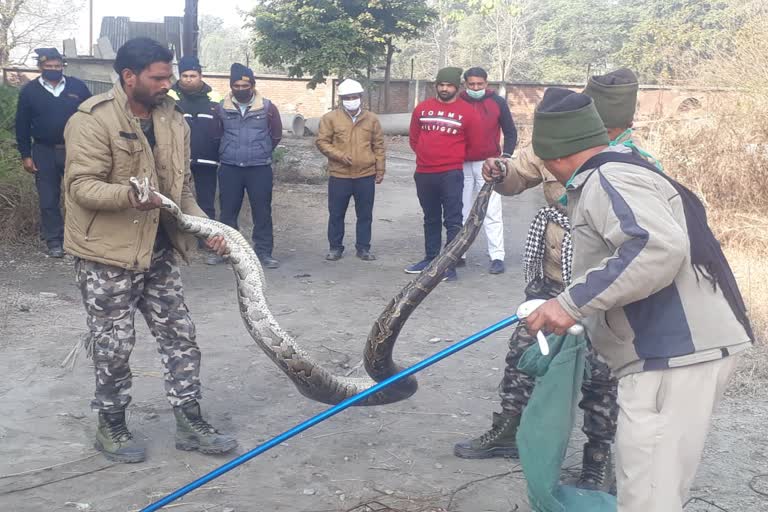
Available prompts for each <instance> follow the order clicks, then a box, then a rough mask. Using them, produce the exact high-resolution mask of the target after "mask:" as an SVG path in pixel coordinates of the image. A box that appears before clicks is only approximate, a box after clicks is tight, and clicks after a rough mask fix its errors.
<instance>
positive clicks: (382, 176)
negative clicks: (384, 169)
mask: <svg viewBox="0 0 768 512" xmlns="http://www.w3.org/2000/svg"><path fill="white" fill-rule="evenodd" d="M375 181H376V184H377V185H378V184H379V183H381V182H382V181H384V175H383V174H377V175H376V178H375Z"/></svg>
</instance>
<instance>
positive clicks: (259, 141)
mask: <svg viewBox="0 0 768 512" xmlns="http://www.w3.org/2000/svg"><path fill="white" fill-rule="evenodd" d="M217 114H218V118H219V123H220V130H221V144H220V145H219V161H220V162H221V163H222V164H227V165H234V166H237V167H256V166H262V165H270V164H272V151H273V150H274V149H275V148H276V147H277V145H278V144H279V143H280V139H281V138H282V136H283V123H282V121H281V120H280V112H279V111H278V110H277V107H276V106H275V104H274V103H272V102H271V101H269V100H268V99H266V98H262V97H261V96H260V95H258V93H257V94H256V97H255V98H254V101H253V105H252V106H251V107H249V108H248V110H246V111H245V114H244V115H243V114H242V113H241V112H240V109H239V107H238V106H237V105H236V104H235V103H234V101H233V100H232V95H231V94H228V95H227V97H226V98H224V99H223V100H222V101H221V103H220V104H219V106H218V108H217Z"/></svg>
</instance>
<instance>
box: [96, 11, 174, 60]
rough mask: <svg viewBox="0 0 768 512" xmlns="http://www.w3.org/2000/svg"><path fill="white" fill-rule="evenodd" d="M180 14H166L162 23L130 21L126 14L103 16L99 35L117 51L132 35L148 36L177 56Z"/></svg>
mask: <svg viewBox="0 0 768 512" xmlns="http://www.w3.org/2000/svg"><path fill="white" fill-rule="evenodd" d="M183 25H184V18H183V17H182V16H166V17H165V18H164V19H163V22H162V23H153V22H146V21H131V20H130V18H128V17H127V16H104V17H103V18H102V19H101V32H100V37H106V38H107V39H109V42H110V43H111V44H112V48H113V49H114V50H115V51H117V49H118V48H120V47H121V46H122V45H123V44H125V42H126V41H128V40H129V39H133V38H134V37H149V38H151V39H154V40H155V41H157V42H159V43H160V44H162V45H164V46H167V47H168V48H170V49H172V50H173V51H174V54H176V55H177V56H178V55H180V54H181V34H182V27H183Z"/></svg>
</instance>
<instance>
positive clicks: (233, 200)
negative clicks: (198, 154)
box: [219, 164, 274, 256]
mask: <svg viewBox="0 0 768 512" xmlns="http://www.w3.org/2000/svg"><path fill="white" fill-rule="evenodd" d="M246 191H248V202H249V203H250V205H251V219H252V220H253V233H252V235H251V238H252V239H253V249H254V251H256V254H257V255H258V256H272V246H273V243H274V242H273V239H272V166H271V165H259V166H255V167H237V166H234V165H227V164H221V167H219V203H220V204H219V207H220V208H219V209H220V210H221V222H223V223H224V224H226V225H227V226H231V227H233V228H235V229H239V228H238V225H237V218H238V217H239V215H240V208H241V206H242V204H243V197H244V195H245V192H246Z"/></svg>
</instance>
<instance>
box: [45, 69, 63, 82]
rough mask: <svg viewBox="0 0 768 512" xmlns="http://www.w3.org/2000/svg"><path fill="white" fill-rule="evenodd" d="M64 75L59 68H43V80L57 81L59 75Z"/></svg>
mask: <svg viewBox="0 0 768 512" xmlns="http://www.w3.org/2000/svg"><path fill="white" fill-rule="evenodd" d="M62 76H64V71H62V70H61V69H44V70H43V80H46V81H48V82H58V81H59V80H61V77H62Z"/></svg>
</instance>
